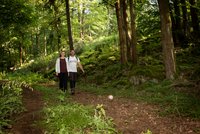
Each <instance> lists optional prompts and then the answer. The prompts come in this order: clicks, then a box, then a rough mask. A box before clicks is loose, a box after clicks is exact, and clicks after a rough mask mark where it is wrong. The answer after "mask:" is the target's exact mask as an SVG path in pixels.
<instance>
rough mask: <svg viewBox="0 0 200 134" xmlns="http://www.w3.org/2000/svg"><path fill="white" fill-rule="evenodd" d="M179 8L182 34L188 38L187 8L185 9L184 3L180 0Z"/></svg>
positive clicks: (183, 0)
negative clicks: (180, 8)
mask: <svg viewBox="0 0 200 134" xmlns="http://www.w3.org/2000/svg"><path fill="white" fill-rule="evenodd" d="M181 7H182V18H183V21H182V27H183V32H184V36H185V37H187V36H188V25H187V24H188V19H187V14H188V13H187V7H186V2H185V0H181Z"/></svg>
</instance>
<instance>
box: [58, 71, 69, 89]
mask: <svg viewBox="0 0 200 134" xmlns="http://www.w3.org/2000/svg"><path fill="white" fill-rule="evenodd" d="M67 78H68V73H59V88H60V89H61V90H62V91H64V92H65V91H66V90H67Z"/></svg>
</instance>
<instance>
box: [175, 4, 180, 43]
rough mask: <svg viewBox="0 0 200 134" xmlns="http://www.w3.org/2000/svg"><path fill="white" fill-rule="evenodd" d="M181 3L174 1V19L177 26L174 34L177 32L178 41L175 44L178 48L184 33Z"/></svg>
mask: <svg viewBox="0 0 200 134" xmlns="http://www.w3.org/2000/svg"><path fill="white" fill-rule="evenodd" d="M179 5H180V1H179V0H174V16H175V17H174V18H175V26H174V32H175V36H176V40H175V42H174V44H175V45H176V46H180V40H181V39H180V37H181V36H180V34H181V33H182V29H181V27H182V26H181V15H180V7H179Z"/></svg>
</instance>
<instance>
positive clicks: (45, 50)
mask: <svg viewBox="0 0 200 134" xmlns="http://www.w3.org/2000/svg"><path fill="white" fill-rule="evenodd" d="M46 55H47V36H46V31H45V30H44V56H46Z"/></svg>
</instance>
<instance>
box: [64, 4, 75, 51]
mask: <svg viewBox="0 0 200 134" xmlns="http://www.w3.org/2000/svg"><path fill="white" fill-rule="evenodd" d="M65 4H66V17H67V28H68V30H67V31H68V37H69V48H70V50H72V49H74V46H73V39H72V31H71V22H70V10H69V0H65Z"/></svg>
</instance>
